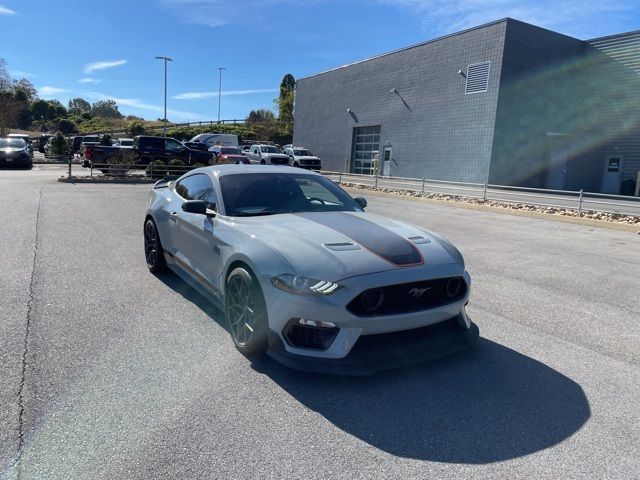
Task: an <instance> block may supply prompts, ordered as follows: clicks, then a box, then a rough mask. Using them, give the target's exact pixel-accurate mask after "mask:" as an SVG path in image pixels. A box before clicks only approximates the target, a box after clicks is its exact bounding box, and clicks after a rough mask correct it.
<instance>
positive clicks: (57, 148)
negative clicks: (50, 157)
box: [51, 132, 69, 155]
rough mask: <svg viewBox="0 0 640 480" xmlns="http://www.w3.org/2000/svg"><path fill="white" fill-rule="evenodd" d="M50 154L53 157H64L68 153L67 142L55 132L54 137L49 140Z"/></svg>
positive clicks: (60, 134) (60, 133)
mask: <svg viewBox="0 0 640 480" xmlns="http://www.w3.org/2000/svg"><path fill="white" fill-rule="evenodd" d="M51 153H53V154H54V155H65V154H68V153H69V142H68V141H67V139H66V138H65V136H64V135H63V134H62V132H56V134H55V136H54V137H53V138H52V139H51Z"/></svg>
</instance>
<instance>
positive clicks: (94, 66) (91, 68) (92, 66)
mask: <svg viewBox="0 0 640 480" xmlns="http://www.w3.org/2000/svg"><path fill="white" fill-rule="evenodd" d="M125 63H127V61H126V60H113V61H104V62H93V63H87V64H86V65H85V66H84V73H91V72H95V71H96V70H104V69H105V68H113V67H119V66H121V65H124V64H125Z"/></svg>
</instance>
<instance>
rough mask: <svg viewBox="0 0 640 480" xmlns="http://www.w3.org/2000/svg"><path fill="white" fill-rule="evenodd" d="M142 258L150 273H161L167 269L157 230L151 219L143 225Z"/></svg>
mask: <svg viewBox="0 0 640 480" xmlns="http://www.w3.org/2000/svg"><path fill="white" fill-rule="evenodd" d="M144 257H145V260H146V261H147V267H148V268H149V271H150V272H151V273H161V272H164V271H165V270H166V269H167V262H166V261H165V259H164V254H163V250H162V243H161V242H160V235H159V234H158V228H157V227H156V224H155V222H154V221H153V220H151V219H149V220H147V221H146V222H145V224H144Z"/></svg>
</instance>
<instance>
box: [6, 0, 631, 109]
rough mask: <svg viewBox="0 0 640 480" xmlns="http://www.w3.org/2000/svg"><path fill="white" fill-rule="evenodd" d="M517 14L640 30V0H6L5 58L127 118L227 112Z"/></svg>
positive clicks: (47, 85) (53, 88)
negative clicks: (325, 74) (307, 79)
mask: <svg viewBox="0 0 640 480" xmlns="http://www.w3.org/2000/svg"><path fill="white" fill-rule="evenodd" d="M506 16H510V17H513V18H517V19H519V20H523V21H527V22H530V23H534V24H536V25H540V26H543V27H546V28H550V29H552V30H556V31H559V32H562V33H565V34H568V35H572V36H575V37H578V38H583V39H586V38H593V37H598V36H604V35H609V34H613V33H619V32H624V31H630V30H637V29H640V0H626V1H608V0H601V1H596V0H569V1H562V0H557V1H556V0H527V1H515V0H448V1H445V0H307V1H305V0H128V1H124V0H110V1H108V2H105V1H86V0H84V1H76V0H58V1H56V2H53V1H51V0H33V1H29V0H0V57H4V58H5V59H6V61H7V63H8V67H9V71H10V73H11V74H12V75H13V76H14V77H22V76H25V77H27V78H29V80H31V81H32V82H33V83H34V85H35V86H36V87H37V88H38V90H39V94H40V96H41V97H43V98H58V99H60V100H61V101H63V102H64V103H65V104H66V102H67V101H68V100H69V99H70V98H73V97H76V96H81V97H83V98H86V99H87V100H89V101H91V102H94V101H96V100H99V99H104V98H113V99H116V100H117V101H118V103H119V105H120V110H121V111H122V112H123V113H125V114H135V115H140V116H143V117H145V118H148V119H155V118H158V117H162V102H163V90H162V89H163V84H162V74H163V70H162V68H163V67H162V63H161V62H160V61H159V60H156V59H154V57H155V56H156V55H166V56H169V57H172V58H173V59H174V61H173V62H172V63H170V64H169V101H168V105H169V106H168V108H169V114H168V118H169V119H170V120H172V121H176V122H177V121H188V120H196V121H197V120H210V119H215V118H216V117H217V102H218V97H217V91H218V67H220V66H221V67H225V68H226V71H225V72H224V76H223V83H222V90H223V96H222V118H225V119H232V118H244V117H246V115H247V114H248V112H249V111H250V110H252V109H255V108H272V107H273V98H275V97H276V96H277V89H278V87H279V84H280V80H281V79H282V76H283V75H284V74H285V73H292V74H293V75H294V76H295V77H296V78H298V77H301V76H305V75H309V74H313V73H316V72H320V71H323V70H326V69H329V68H333V67H336V66H340V65H344V64H347V63H351V62H353V61H356V60H360V59H363V58H367V57H370V56H373V55H376V54H379V53H384V52H386V51H389V50H394V49H397V48H401V47H404V46H407V45H410V44H414V43H418V42H421V41H424V40H428V39H431V38H435V37H438V36H441V35H444V34H447V33H451V32H455V31H459V30H462V29H465V28H468V27H472V26H476V25H479V24H482V23H486V22H488V21H492V20H496V19H499V18H503V17H506Z"/></svg>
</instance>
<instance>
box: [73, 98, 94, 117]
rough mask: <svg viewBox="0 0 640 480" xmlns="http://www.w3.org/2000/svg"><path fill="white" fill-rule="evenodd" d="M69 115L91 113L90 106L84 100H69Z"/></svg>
mask: <svg viewBox="0 0 640 480" xmlns="http://www.w3.org/2000/svg"><path fill="white" fill-rule="evenodd" d="M68 106H69V113H70V114H72V115H81V114H83V113H87V112H90V111H91V104H90V103H89V102H87V101H86V100H85V99H84V98H80V97H76V98H72V99H71V100H69V105H68Z"/></svg>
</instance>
